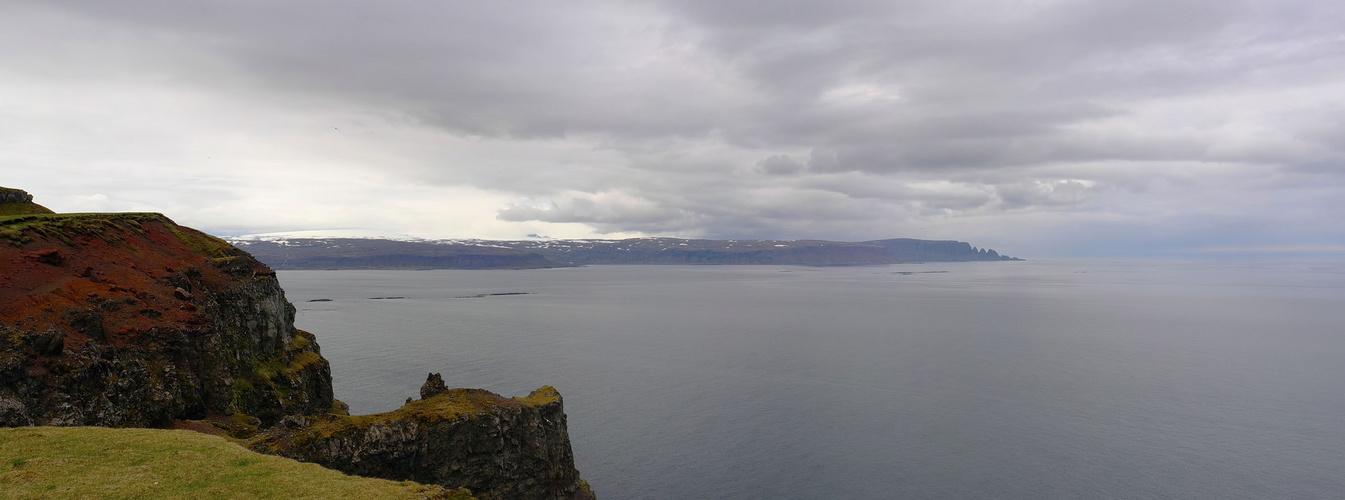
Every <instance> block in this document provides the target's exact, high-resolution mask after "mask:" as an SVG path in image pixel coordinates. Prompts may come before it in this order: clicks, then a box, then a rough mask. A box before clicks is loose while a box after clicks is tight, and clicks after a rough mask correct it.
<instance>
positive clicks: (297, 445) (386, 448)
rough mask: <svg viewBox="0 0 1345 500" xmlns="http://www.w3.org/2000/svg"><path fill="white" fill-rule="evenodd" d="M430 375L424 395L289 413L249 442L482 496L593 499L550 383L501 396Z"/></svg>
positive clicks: (486, 498)
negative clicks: (362, 410)
mask: <svg viewBox="0 0 1345 500" xmlns="http://www.w3.org/2000/svg"><path fill="white" fill-rule="evenodd" d="M434 381H435V377H434V376H433V375H432V376H431V380H430V381H429V382H427V384H426V386H427V388H425V389H422V393H424V394H427V395H429V397H427V398H425V399H421V400H418V401H412V402H410V403H407V405H406V406H403V407H402V408H400V409H398V410H396V411H393V412H389V413H382V414H377V415H363V416H356V417H350V416H342V415H334V414H329V415H322V416H315V417H287V418H286V419H285V420H283V421H282V422H281V423H280V424H278V425H276V426H275V427H272V428H271V429H269V430H267V431H266V432H265V433H263V434H261V435H259V436H258V437H256V438H254V439H253V440H252V441H251V442H250V443H249V447H250V448H252V449H253V450H257V451H262V452H266V453H273V454H277V455H281V456H285V457H289V458H294V459H297V460H302V461H306V462H313V463H317V464H320V465H323V466H325V467H329V468H332V469H336V470H340V471H343V472H346V473H348V474H355V475H360V476H368V477H380V478H385V479H394V480H412V481H416V482H419V483H428V484H440V485H445V486H454V487H465V488H467V489H469V490H471V492H472V494H473V495H474V496H476V497H477V498H481V499H483V500H490V499H548V500H550V499H557V500H559V499H565V500H578V499H592V498H593V492H592V491H591V490H590V489H589V487H588V484H587V483H585V482H584V481H583V480H581V479H580V478H579V474H578V471H576V470H575V468H574V455H573V454H572V452H571V451H570V440H569V435H568V432H567V431H566V426H565V411H564V408H563V403H562V401H561V397H560V393H558V392H556V390H555V389H553V388H551V387H542V388H540V389H538V390H536V391H533V392H532V393H531V394H529V395H528V396H527V397H524V398H504V397H501V396H499V395H496V394H494V393H491V392H488V391H485V390H481V389H447V390H442V391H441V390H439V389H438V388H436V387H433V383H434ZM439 385H440V386H441V385H442V380H439Z"/></svg>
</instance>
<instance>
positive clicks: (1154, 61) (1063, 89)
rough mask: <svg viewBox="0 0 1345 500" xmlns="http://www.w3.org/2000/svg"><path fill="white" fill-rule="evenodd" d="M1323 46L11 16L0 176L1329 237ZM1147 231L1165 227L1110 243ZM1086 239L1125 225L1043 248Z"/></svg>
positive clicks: (792, 27) (1119, 17)
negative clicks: (1154, 220) (1164, 224)
mask: <svg viewBox="0 0 1345 500" xmlns="http://www.w3.org/2000/svg"><path fill="white" fill-rule="evenodd" d="M1342 24H1345V6H1342V5H1341V4H1339V2H1329V1H1326V0H1288V1H1285V2H1277V3H1275V4H1274V5H1270V4H1263V3H1255V2H1250V3H1249V2H1223V1H1214V0H1177V1H1163V2H1159V1H1157V0H1139V1H1129V2H1121V1H1114V0H1106V1H1104V0H1091V1H1080V2H1066V3H1060V2H1048V1H1036V0H1033V1H1026V2H1023V1H1012V2H1010V1H988V2H979V3H977V4H975V5H955V4H949V3H947V2H934V1H929V0H903V1H877V0H873V1H867V0H848V1H836V2H813V1H800V0H785V1H764V0H760V1H758V0H752V1H743V2H711V1H702V0H693V1H677V2H657V1H656V2H640V3H631V2H615V1H606V0H578V1H575V2H566V3H564V4H559V3H536V2H513V1H505V2H490V3H480V2H461V1H447V2H432V3H426V2H412V1H405V0H393V1H389V2H380V3H378V4H370V3H366V2H354V1H351V0H336V1H323V2H317V1H296V2H286V3H283V4H275V3H266V2H192V3H182V2H163V1H148V2H146V1H134V2H133V1H129V0H103V1H96V2H95V1H74V0H71V1H65V0H58V1H49V2H48V1H44V2H35V1H16V2H11V3H10V4H9V5H7V15H6V16H5V17H4V18H3V19H0V42H3V43H0V47H2V48H0V92H2V93H0V95H5V96H13V97H9V98H6V99H0V164H4V165H14V166H16V167H9V168H13V169H14V170H13V171H6V172H5V174H6V179H7V180H6V181H5V182H6V183H8V184H7V185H20V187H24V188H26V189H29V190H30V191H33V192H34V193H35V194H37V195H38V197H39V198H40V199H45V200H50V202H49V203H48V204H49V205H56V206H54V207H53V208H57V209H64V208H63V206H66V207H72V208H75V207H77V208H80V209H86V208H87V209H108V210H128V209H136V210H139V209H145V210H157V211H164V212H170V215H172V214H181V215H180V216H179V218H180V219H184V220H183V221H184V222H187V223H191V224H197V225H202V226H207V227H212V228H221V230H227V231H230V232H239V231H248V230H249V228H253V229H256V230H296V229H320V228H323V227H338V226H339V227H354V226H361V227H364V226H378V225H390V226H395V227H388V228H386V229H387V230H389V231H392V232H404V233H412V234H422V235H426V236H481V235H500V236H508V235H516V236H522V235H525V234H528V233H539V234H550V235H557V236H588V235H597V234H609V235H611V234H676V235H690V236H718V237H780V238H785V237H798V238H808V237H814V238H823V237H826V238H836V239H873V238H883V237H891V236H916V237H921V236H928V237H946V238H954V239H964V240H971V239H974V238H978V237H979V238H989V239H987V240H978V241H974V243H976V244H977V245H978V246H990V247H995V248H997V249H1000V250H1006V249H1005V248H1004V246H1005V245H1015V246H1016V247H1017V249H1018V251H1017V252H1015V253H1016V254H1029V253H1049V252H1051V251H1052V249H1053V248H1074V249H1076V250H1071V252H1081V253H1088V252H1089V251H1090V250H1087V248H1088V243H1087V242H1088V241H1103V240H1106V241H1110V242H1111V243H1108V244H1107V245H1105V246H1106V248H1104V245H1102V244H1099V246H1098V247H1097V248H1096V249H1095V251H1097V252H1106V251H1109V250H1108V249H1107V248H1118V247H1121V246H1124V245H1122V244H1120V243H1117V242H1118V241H1121V240H1124V239H1125V238H1130V241H1135V242H1144V244H1152V245H1160V246H1161V245H1169V246H1170V245H1185V246H1183V248H1193V247H1199V246H1201V245H1200V244H1191V243H1190V242H1186V241H1185V240H1183V239H1182V238H1177V237H1174V236H1171V235H1174V234H1179V233H1180V232H1181V230H1182V229H1183V228H1184V229H1186V230H1188V232H1190V233H1191V234H1200V235H1202V236H1201V237H1203V238H1213V239H1223V240H1227V241H1222V242H1214V243H1212V244H1211V245H1205V246H1217V245H1222V244H1232V243H1233V242H1232V240H1235V239H1239V238H1244V237H1243V236H1236V235H1235V232H1234V231H1231V230H1228V231H1225V230H1223V229H1219V230H1209V229H1208V228H1211V227H1218V228H1231V227H1237V226H1239V225H1241V226H1242V227H1243V228H1250V229H1247V230H1250V231H1252V233H1251V235H1250V236H1246V237H1250V238H1263V239H1265V241H1264V242H1263V243H1264V244H1265V246H1278V245H1297V244H1302V243H1304V242H1309V241H1310V242H1311V243H1312V244H1333V242H1337V241H1339V240H1333V238H1340V237H1341V236H1342V235H1341V234H1340V233H1341V232H1340V231H1338V230H1333V229H1331V228H1332V227H1334V225H1333V224H1332V222H1331V221H1332V220H1333V218H1334V214H1335V213H1338V212H1339V210H1341V209H1342V208H1345V207H1341V203H1340V201H1338V200H1341V199H1345V196H1342V195H1345V177H1342V176H1340V175H1337V173H1338V171H1339V170H1340V168H1337V167H1338V166H1339V165H1342V164H1345V149H1342V148H1343V147H1345V146H1342V144H1345V140H1342V139H1345V126H1343V125H1342V124H1345V96H1342V94H1341V93H1340V92H1339V89H1340V88H1341V85H1342V84H1345V70H1343V69H1342V68H1345V50H1342V49H1345V39H1342V38H1341V37H1340V36H1339V26H1341V25H1342ZM51 33H61V36H58V37H53V36H51V35H50V34H51ZM8 179H13V180H12V181H11V180H8ZM309 186H316V187H311V188H310V187H309ZM95 195H101V196H103V197H104V198H95V197H94V196H95ZM388 200H394V202H389V201H388ZM1148 217H1166V219H1165V220H1167V221H1170V222H1171V223H1173V224H1177V223H1178V222H1180V223H1182V224H1189V226H1185V227H1182V226H1173V227H1172V228H1170V229H1163V230H1161V231H1160V230H1158V229H1146V228H1145V227H1144V226H1143V225H1142V224H1129V223H1121V222H1117V221H1137V220H1144V219H1145V218H1148ZM1268 218H1270V219H1276V221H1274V222H1272V221H1268V220H1267V219H1268ZM1098 221H1112V222H1108V224H1112V225H1110V226H1106V227H1108V228H1110V229H1109V230H1114V231H1122V232H1130V233H1132V234H1130V235H1129V236H1126V235H1124V234H1123V235H1118V236H1117V237H1116V238H1103V237H1101V236H1099V235H1096V234H1093V235H1090V236H1089V237H1088V238H1086V239H1083V240H1081V241H1083V243H1079V244H1078V245H1074V244H1073V243H1070V242H1069V241H1070V240H1069V238H1075V237H1078V238H1082V236H1080V235H1081V234H1083V233H1081V232H1080V230H1079V227H1080V225H1081V224H1083V225H1088V224H1093V225H1096V224H1098ZM1211 221H1217V222H1211ZM1239 221H1240V222H1239ZM1015 227H1018V228H1023V231H1020V232H1019V233H1020V234H1022V235H1023V236H1016V235H1015V233H1014V232H1013V231H1011V230H1010V229H1008V228H1015ZM921 231H924V232H921ZM1160 233H1161V234H1160ZM1062 239H1063V240H1062ZM1179 240H1181V241H1179ZM1034 241H1035V242H1042V243H1034ZM1323 241H1325V242H1326V243H1322V242H1323ZM1046 242H1049V243H1046ZM1236 243H1238V244H1260V243H1259V242H1256V241H1252V242H1246V241H1241V240H1239V241H1237V242H1236ZM1134 246H1135V247H1136V248H1138V247H1142V246H1143V245H1139V244H1136V245H1134Z"/></svg>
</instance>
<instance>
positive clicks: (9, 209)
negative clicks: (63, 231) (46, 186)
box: [0, 187, 52, 216]
mask: <svg viewBox="0 0 1345 500" xmlns="http://www.w3.org/2000/svg"><path fill="white" fill-rule="evenodd" d="M49 213H52V211H51V210H49V209H47V207H44V206H42V205H38V204H36V203H33V195H31V194H28V192H27V191H24V190H22V189H14V188H7V187H0V216H6V215H25V214H49Z"/></svg>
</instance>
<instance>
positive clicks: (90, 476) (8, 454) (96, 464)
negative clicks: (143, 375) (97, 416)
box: [0, 427, 472, 500]
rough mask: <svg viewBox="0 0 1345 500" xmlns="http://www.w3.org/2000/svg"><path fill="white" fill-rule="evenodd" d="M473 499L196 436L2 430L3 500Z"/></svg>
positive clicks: (0, 483) (127, 431) (157, 432)
mask: <svg viewBox="0 0 1345 500" xmlns="http://www.w3.org/2000/svg"><path fill="white" fill-rule="evenodd" d="M37 498H137V499H141V498H143V499H178V498H184V499H185V498H260V499H266V498H276V499H292V498H293V499H300V498H323V499H326V498H392V499H396V498H407V499H424V498H434V499H454V500H465V499H470V498H472V497H471V496H470V494H468V493H467V492H466V490H445V489H444V488H442V487H440V486H426V485H422V484H418V483H413V482H410V481H388V480H384V479H370V478H363V477H354V476H347V475H345V474H342V473H340V472H337V471H334V470H330V469H325V468H322V467H320V466H318V465H314V464H306V463H301V462H296V461H294V460H289V459H285V458H280V457H275V456H269V455H262V454H258V453H255V452H252V451H248V450H246V449H244V448H242V447H240V446H238V445H236V444H233V443H230V442H228V441H226V440H224V439H223V438H220V437H216V436H209V435H205V434H199V433H195V432H190V431H180V430H178V431H172V430H158V429H107V428H101V427H20V428H9V429H0V499H37Z"/></svg>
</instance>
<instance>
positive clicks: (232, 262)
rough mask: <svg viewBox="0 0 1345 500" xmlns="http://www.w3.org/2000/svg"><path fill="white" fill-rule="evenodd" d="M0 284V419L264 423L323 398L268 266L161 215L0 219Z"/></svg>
mask: <svg viewBox="0 0 1345 500" xmlns="http://www.w3.org/2000/svg"><path fill="white" fill-rule="evenodd" d="M0 285H3V286H0V407H3V408H6V410H0V424H4V425H99V426H110V427H123V426H136V427H165V426H168V425H170V424H171V423H172V421H173V420H183V419H204V418H207V417H217V416H238V417H239V421H240V422H242V423H244V424H245V425H248V424H250V425H262V426H265V425H270V424H272V423H274V422H276V421H278V420H279V419H280V418H281V417H283V416H285V415H289V414H294V413H312V412H317V411H326V410H328V409H329V408H331V406H332V404H333V400H332V392H331V374H330V373H331V372H330V368H329V366H328V364H327V360H325V359H323V358H322V356H321V354H320V352H319V350H318V345H317V343H316V342H315V339H314V337H313V335H311V334H309V333H307V332H301V331H298V330H296V329H295V328H294V307H293V306H292V305H290V304H289V302H287V301H286V300H285V295H284V292H283V291H281V289H280V285H279V284H278V283H277V282H276V278H275V273H274V272H272V271H271V270H270V269H268V268H267V267H266V266H265V265H263V264H261V263H260V262H257V261H256V260H255V259H253V258H252V257H250V256H248V255H247V254H246V253H244V252H242V251H240V250H238V249H236V248H234V247H232V246H230V245H229V244H227V243H225V242H223V241H221V240H219V239H216V238H214V237H211V236H208V235H206V234H204V233H201V232H198V231H195V230H192V229H188V228H184V227H181V226H178V225H177V224H174V223H173V222H172V221H170V220H168V218H166V217H164V216H162V215H159V214H84V215H80V214H73V215H51V214H42V215H23V216H11V217H8V218H4V219H0ZM252 418H255V419H256V421H253V420H252Z"/></svg>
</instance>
